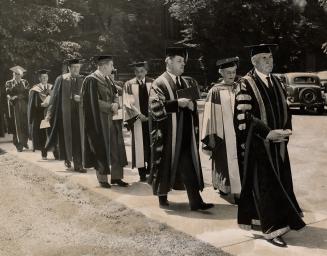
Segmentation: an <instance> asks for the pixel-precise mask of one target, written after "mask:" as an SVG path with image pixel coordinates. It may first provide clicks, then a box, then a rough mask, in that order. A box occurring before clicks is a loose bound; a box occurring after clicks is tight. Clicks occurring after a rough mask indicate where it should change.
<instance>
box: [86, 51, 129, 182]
mask: <svg viewBox="0 0 327 256" xmlns="http://www.w3.org/2000/svg"><path fill="white" fill-rule="evenodd" d="M94 60H95V61H96V63H97V66H98V69H97V70H96V71H95V72H93V73H92V74H90V75H89V76H87V77H86V78H85V80H84V82H83V87H82V91H81V97H82V110H83V118H82V121H83V132H82V135H83V162H84V166H85V167H86V168H92V167H93V168H95V169H96V174H97V178H98V181H99V184H100V186H101V187H103V188H110V187H111V185H110V183H109V181H108V174H110V166H111V165H112V160H111V154H115V153H116V152H112V151H116V150H115V149H113V148H112V146H113V145H112V144H111V139H113V138H111V135H112V128H111V126H112V125H113V124H112V116H113V115H115V114H117V112H118V109H119V103H118V97H117V96H118V95H117V91H116V88H115V86H114V83H113V81H112V80H111V78H110V75H111V73H112V71H113V69H114V66H113V57H112V56H111V55H100V56H95V57H94ZM113 170H115V171H114V172H111V183H112V184H117V185H119V186H126V185H127V184H126V183H125V182H123V181H122V178H123V168H114V169H113Z"/></svg>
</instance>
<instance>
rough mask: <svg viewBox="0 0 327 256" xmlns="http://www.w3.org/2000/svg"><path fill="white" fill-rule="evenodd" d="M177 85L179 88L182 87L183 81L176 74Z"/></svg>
mask: <svg viewBox="0 0 327 256" xmlns="http://www.w3.org/2000/svg"><path fill="white" fill-rule="evenodd" d="M176 87H177V89H178V90H179V89H182V85H181V82H180V80H179V76H176Z"/></svg>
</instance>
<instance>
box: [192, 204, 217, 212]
mask: <svg viewBox="0 0 327 256" xmlns="http://www.w3.org/2000/svg"><path fill="white" fill-rule="evenodd" d="M214 206H215V205H214V204H206V203H202V204H200V205H199V206H197V207H191V211H197V210H202V211H206V210H209V209H211V208H213V207H214Z"/></svg>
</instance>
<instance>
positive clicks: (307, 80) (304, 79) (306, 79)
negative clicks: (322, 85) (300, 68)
mask: <svg viewBox="0 0 327 256" xmlns="http://www.w3.org/2000/svg"><path fill="white" fill-rule="evenodd" d="M294 83H295V84H319V80H318V78H316V77H313V76H298V77H295V78H294Z"/></svg>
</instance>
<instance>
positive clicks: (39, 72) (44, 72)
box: [36, 69, 50, 75]
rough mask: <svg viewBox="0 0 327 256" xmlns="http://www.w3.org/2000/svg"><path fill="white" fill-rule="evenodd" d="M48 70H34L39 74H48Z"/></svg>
mask: <svg viewBox="0 0 327 256" xmlns="http://www.w3.org/2000/svg"><path fill="white" fill-rule="evenodd" d="M49 72H50V70H48V69H39V70H38V71H36V73H37V74H39V75H43V74H48V73H49Z"/></svg>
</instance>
